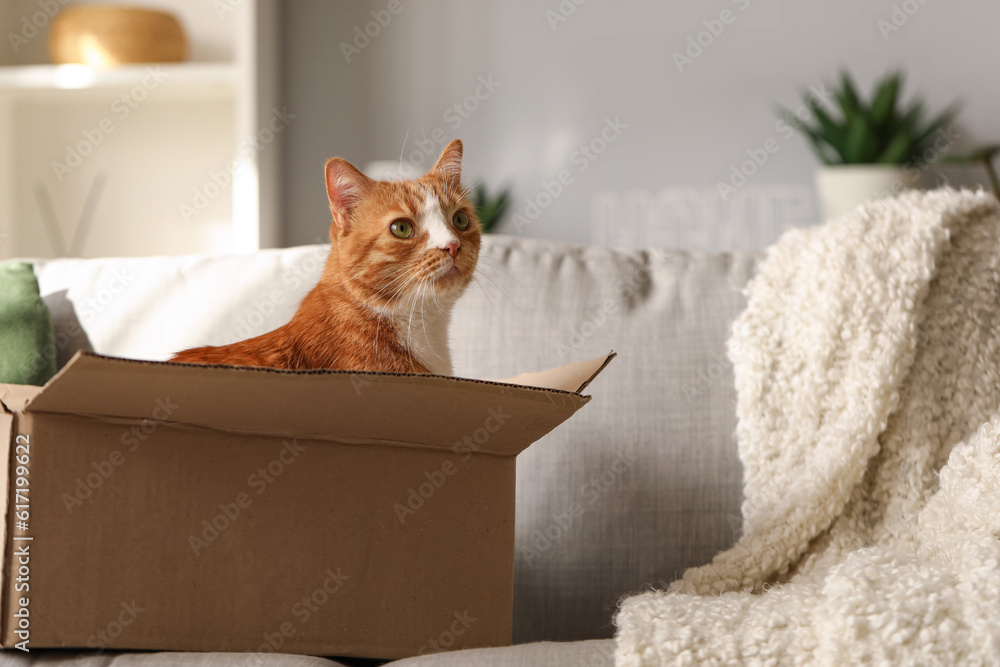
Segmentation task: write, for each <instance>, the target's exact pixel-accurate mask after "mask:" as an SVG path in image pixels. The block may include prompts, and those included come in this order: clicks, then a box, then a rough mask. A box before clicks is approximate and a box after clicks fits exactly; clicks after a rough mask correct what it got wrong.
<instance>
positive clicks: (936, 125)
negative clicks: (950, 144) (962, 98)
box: [916, 102, 960, 151]
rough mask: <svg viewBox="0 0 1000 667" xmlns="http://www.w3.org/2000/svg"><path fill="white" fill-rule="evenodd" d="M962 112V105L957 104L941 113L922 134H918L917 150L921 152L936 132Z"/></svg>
mask: <svg viewBox="0 0 1000 667" xmlns="http://www.w3.org/2000/svg"><path fill="white" fill-rule="evenodd" d="M959 110H960V105H959V104H958V103H957V102H956V103H954V104H952V105H951V106H949V107H948V108H947V109H945V110H944V111H942V112H941V113H939V114H938V115H937V116H936V117H935V118H934V120H932V121H931V122H930V123H929V124H928V125H927V127H926V128H925V129H924V130H923V131H922V132H920V133H918V134H917V145H916V149H917V150H918V151H919V150H921V149H922V148H923V146H924V144H925V142H927V140H928V139H930V138H931V137H932V136H933V135H934V133H935V132H937V131H938V130H940V129H941V128H942V127H944V126H945V125H948V124H950V123H951V122H952V121H954V120H955V118H956V117H957V116H958V112H959Z"/></svg>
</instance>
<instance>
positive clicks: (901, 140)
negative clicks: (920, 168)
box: [875, 130, 914, 164]
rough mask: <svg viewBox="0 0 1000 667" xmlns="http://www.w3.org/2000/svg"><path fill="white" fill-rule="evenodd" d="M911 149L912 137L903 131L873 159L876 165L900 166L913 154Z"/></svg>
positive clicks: (912, 144)
mask: <svg viewBox="0 0 1000 667" xmlns="http://www.w3.org/2000/svg"><path fill="white" fill-rule="evenodd" d="M913 147H914V141H913V135H911V134H910V133H909V132H907V131H905V130H904V131H903V132H900V133H899V134H897V135H896V136H895V137H894V138H893V139H892V141H890V142H889V145H888V146H886V147H885V150H883V151H882V154H881V155H879V156H878V158H876V159H875V162H876V163H877V164H901V163H903V162H906V160H907V159H909V157H910V155H911V154H912V153H913Z"/></svg>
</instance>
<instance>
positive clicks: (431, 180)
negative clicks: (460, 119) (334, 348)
mask: <svg viewBox="0 0 1000 667" xmlns="http://www.w3.org/2000/svg"><path fill="white" fill-rule="evenodd" d="M461 172H462V142H461V141H459V140H457V139H456V140H454V141H452V142H451V143H450V144H448V145H447V146H446V147H445V149H444V151H442V153H441V156H440V157H439V158H438V161H437V162H436V163H435V164H434V166H433V167H432V168H431V170H430V171H429V172H427V174H425V175H424V176H422V177H420V178H416V179H413V180H409V181H375V180H372V179H370V178H368V177H367V176H365V175H364V174H362V173H361V172H360V171H358V170H357V169H356V168H355V167H354V166H353V165H351V164H350V163H349V162H347V161H346V160H343V159H341V158H332V159H330V160H328V161H327V163H326V192H327V196H328V198H329V200H330V213H331V214H332V215H333V222H332V224H331V226H330V238H331V240H332V242H333V252H332V253H331V257H333V256H336V259H337V261H336V262H335V266H334V267H333V269H335V270H336V273H337V274H338V275H336V276H330V277H331V278H336V279H340V280H343V281H345V284H346V285H347V286H348V287H349V288H350V289H351V290H352V291H354V292H355V293H356V294H357V295H358V296H359V297H360V298H363V299H365V300H366V302H368V303H369V304H370V305H372V306H374V307H377V308H378V309H380V310H392V309H394V308H407V309H409V308H411V307H412V304H413V303H414V302H415V301H416V300H422V301H433V302H435V303H438V304H440V303H442V302H443V303H446V304H450V303H451V302H453V301H454V299H455V298H457V297H458V296H459V295H460V294H461V293H462V291H463V290H464V289H465V288H466V287H467V286H468V285H469V283H470V282H471V281H472V274H473V271H475V269H476V261H477V259H478V258H479V240H480V235H481V230H480V227H479V220H478V219H477V218H476V212H475V206H474V205H473V203H472V201H470V200H469V198H468V191H467V190H466V189H465V188H463V187H462V184H461Z"/></svg>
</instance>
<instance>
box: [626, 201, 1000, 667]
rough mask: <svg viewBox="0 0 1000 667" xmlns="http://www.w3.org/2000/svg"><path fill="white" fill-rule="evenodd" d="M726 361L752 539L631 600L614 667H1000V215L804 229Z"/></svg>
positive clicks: (756, 282)
mask: <svg viewBox="0 0 1000 667" xmlns="http://www.w3.org/2000/svg"><path fill="white" fill-rule="evenodd" d="M748 298H749V301H748V306H747V309H746V311H745V312H744V313H743V314H742V315H741V316H740V317H739V318H738V320H737V321H736V322H735V324H734V325H733V333H732V337H731V339H730V343H729V353H730V357H731V358H732V360H733V363H734V368H735V375H736V388H737V392H738V395H739V400H738V404H737V413H738V417H739V426H738V428H737V437H738V442H739V453H740V457H741V459H742V461H743V465H744V474H745V477H744V503H743V521H744V523H743V534H742V536H741V537H740V539H739V540H738V542H737V544H736V545H735V546H734V547H732V548H731V549H729V550H728V551H724V552H722V553H720V554H719V555H718V556H716V558H715V559H714V560H713V562H712V563H711V564H709V565H706V566H704V567H698V568H693V569H690V570H688V571H687V572H685V573H684V575H683V577H682V579H680V580H678V581H677V582H675V583H674V584H673V585H672V586H671V589H670V591H669V592H650V593H644V594H642V595H637V596H635V597H631V598H628V599H626V600H624V601H623V603H622V605H621V608H620V610H619V612H618V615H617V617H616V624H617V626H618V633H617V654H616V659H617V660H616V664H617V665H618V666H619V667H638V666H639V665H739V664H747V665H862V664H865V665H868V664H872V665H941V666H942V667H943V666H945V665H1000V209H998V206H997V202H996V200H995V199H993V197H992V196H991V195H989V194H986V193H982V192H977V193H974V192H969V191H961V192H958V191H954V190H937V191H933V192H923V193H922V192H914V193H908V194H905V195H903V196H901V197H898V198H896V199H890V200H884V201H882V202H876V203H873V204H869V205H867V206H866V207H863V208H861V209H859V210H858V211H857V212H855V213H853V214H851V215H848V216H845V217H844V218H841V219H838V220H835V221H832V222H829V223H827V224H825V225H821V226H818V227H815V228H811V229H797V230H792V231H789V232H787V233H786V234H785V235H784V236H783V237H782V238H781V239H780V240H779V241H778V243H777V244H776V245H775V246H773V247H772V248H771V249H770V250H769V252H768V255H767V257H766V259H765V260H764V262H763V263H762V265H761V267H760V271H759V273H758V275H757V276H756V277H755V278H754V279H753V281H752V282H751V284H750V286H749V288H748Z"/></svg>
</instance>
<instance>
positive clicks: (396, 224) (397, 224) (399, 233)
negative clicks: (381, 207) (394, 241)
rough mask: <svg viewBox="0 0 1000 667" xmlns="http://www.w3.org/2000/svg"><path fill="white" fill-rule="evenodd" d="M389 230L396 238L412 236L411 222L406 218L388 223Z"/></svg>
mask: <svg viewBox="0 0 1000 667" xmlns="http://www.w3.org/2000/svg"><path fill="white" fill-rule="evenodd" d="M389 231H390V232H392V235H393V236H395V237H396V238H398V239H408V238H410V237H411V236H413V223H412V222H410V221H409V220H407V219H406V218H400V219H399V220H393V221H392V224H391V225H389Z"/></svg>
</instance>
